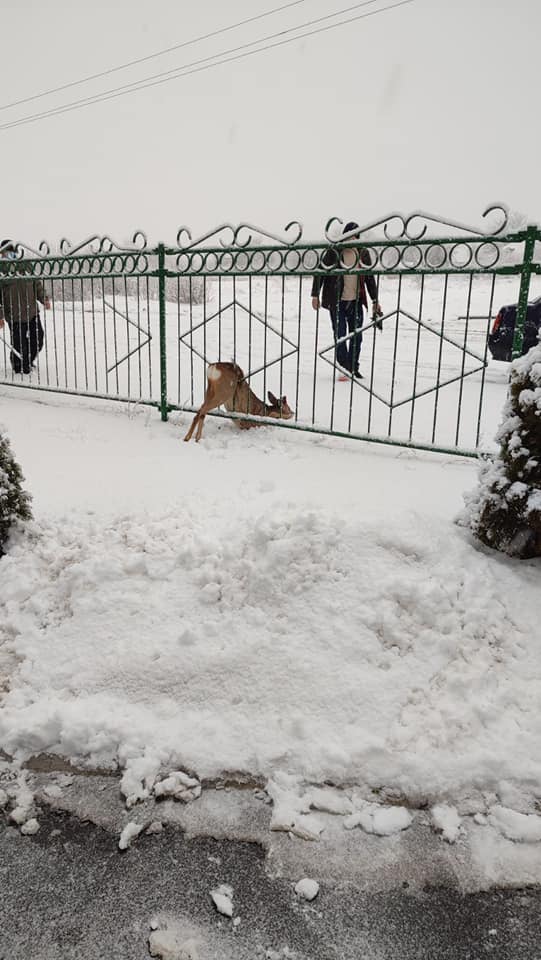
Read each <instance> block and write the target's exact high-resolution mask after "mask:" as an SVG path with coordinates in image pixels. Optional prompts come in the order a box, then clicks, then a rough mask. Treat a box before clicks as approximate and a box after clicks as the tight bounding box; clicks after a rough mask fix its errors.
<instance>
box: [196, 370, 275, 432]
mask: <svg viewBox="0 0 541 960" xmlns="http://www.w3.org/2000/svg"><path fill="white" fill-rule="evenodd" d="M267 395H268V398H269V403H265V402H264V401H263V400H260V399H259V397H256V395H255V393H254V392H253V390H250V387H249V386H248V384H247V382H246V378H245V376H244V373H243V371H242V370H241V368H240V367H239V365H238V364H236V363H211V364H210V366H209V368H208V370H207V389H206V392H205V399H204V401H203V403H202V404H201V406H200V408H199V410H198V411H197V413H196V415H195V417H194V418H193V421H192V424H191V427H190V429H189V430H188V433H187V434H186V436H185V437H184V439H185V440H191V438H192V435H193V432H194V430H195V428H196V427H197V433H196V435H195V439H196V442H197V441H198V440H200V439H201V434H202V432H203V423H204V420H205V417H206V415H207V413H210V411H211V410H215V409H216V407H221V406H224V407H225V409H226V410H228V411H229V412H230V413H249V414H251V415H252V416H255V417H274V418H276V419H278V420H279V419H282V420H289V419H290V418H291V417H292V416H293V412H292V410H291V409H290V407H289V405H288V402H287V399H286V397H282V398H281V399H280V400H278V399H277V398H276V397H275V396H274V394H273V393H271V392H270V390H269V391H268V394H267ZM235 423H236V424H237V425H238V426H239V428H240V429H241V430H249V429H250V427H258V426H261V424H258V423H252V422H251V421H250V420H235Z"/></svg>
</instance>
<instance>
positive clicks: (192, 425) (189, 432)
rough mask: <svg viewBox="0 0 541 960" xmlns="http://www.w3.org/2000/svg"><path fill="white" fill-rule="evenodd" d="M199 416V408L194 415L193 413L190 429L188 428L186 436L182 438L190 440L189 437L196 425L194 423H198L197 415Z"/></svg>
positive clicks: (190, 437)
mask: <svg viewBox="0 0 541 960" xmlns="http://www.w3.org/2000/svg"><path fill="white" fill-rule="evenodd" d="M200 416H201V410H198V411H197V413H196V415H195V417H194V418H193V420H192V423H191V426H190V429H189V430H188V433H187V434H186V436H185V437H184V440H191V439H192V435H193V432H194V430H195V427H196V425H197V423H198V421H199V417H200Z"/></svg>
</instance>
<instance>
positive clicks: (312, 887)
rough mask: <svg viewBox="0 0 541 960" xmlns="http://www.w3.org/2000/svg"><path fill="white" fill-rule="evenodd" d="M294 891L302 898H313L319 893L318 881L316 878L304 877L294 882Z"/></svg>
mask: <svg viewBox="0 0 541 960" xmlns="http://www.w3.org/2000/svg"><path fill="white" fill-rule="evenodd" d="M295 893H296V894H297V896H298V897H302V899H303V900H315V898H316V897H317V895H318V893H319V883H318V882H317V880H311V879H310V877H304V879H303V880H299V882H298V883H297V884H295Z"/></svg>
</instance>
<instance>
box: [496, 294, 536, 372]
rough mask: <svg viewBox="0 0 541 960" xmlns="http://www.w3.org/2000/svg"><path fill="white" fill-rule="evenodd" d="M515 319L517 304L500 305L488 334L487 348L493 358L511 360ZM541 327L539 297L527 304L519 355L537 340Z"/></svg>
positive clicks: (525, 351)
mask: <svg viewBox="0 0 541 960" xmlns="http://www.w3.org/2000/svg"><path fill="white" fill-rule="evenodd" d="M516 319H517V304H516V303H513V304H511V306H509V307H502V308H501V310H500V311H499V312H498V314H497V316H496V319H495V320H494V323H493V325H492V330H491V331H490V333H489V335H488V349H489V350H490V352H491V354H492V356H493V357H494V359H495V360H507V361H509V360H511V359H512V356H511V354H512V350H513V334H514V332H515V322H516ZM540 329H541V297H538V298H537V300H532V302H531V303H529V304H528V312H527V314H526V320H525V322H524V339H523V341H522V350H521V355H524V354H525V353H528V350H529V349H530V348H531V347H533V346H534V345H535V344H536V343H537V342H538V337H539V331H540Z"/></svg>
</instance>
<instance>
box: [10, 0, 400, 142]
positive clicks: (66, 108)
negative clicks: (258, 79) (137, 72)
mask: <svg viewBox="0 0 541 960" xmlns="http://www.w3.org/2000/svg"><path fill="white" fill-rule="evenodd" d="M373 2H377V0H364V3H359V4H355V7H359V6H366V5H367V3H373ZM414 2H415V0H400V2H399V3H394V4H391V5H390V6H387V7H381V8H379V9H378V10H371V11H370V12H369V13H362V14H358V15H357V16H355V17H349V18H348V19H346V20H340V21H338V23H331V24H328V25H327V26H326V27H319V28H318V29H317V30H310V31H307V32H306V33H301V34H297V35H296V36H295V37H289V38H288V39H286V40H279V41H277V42H276V43H271V44H266V45H265V46H263V47H258V48H257V49H256V50H248V51H245V52H244V53H239V54H236V55H235V56H231V57H228V56H225V54H228V53H231V52H232V51H229V50H225V51H223V52H222V53H221V54H215V57H214V58H206V59H214V60H215V62H213V63H206V64H205V65H203V66H196V67H193V69H187V68H188V67H191V66H192V65H191V64H186V65H185V66H184V67H180V68H177V70H179V71H180V72H177V73H175V74H174V76H166V77H163V78H162V79H154V80H152V82H148V81H145V82H141V81H139V84H138V85H137V82H134V83H133V84H129V85H127V86H128V87H129V89H125V88H124V87H122V88H119V92H113V91H106V92H105V93H104V94H98V95H96V96H95V97H88V98H86V99H84V100H79V101H75V102H74V103H71V104H64V105H63V106H60V107H56V108H53V109H51V110H47V111H44V112H43V113H38V114H33V115H31V116H29V117H22V118H21V119H19V120H14V121H12V122H10V123H4V124H0V130H9V129H11V128H13V127H19V126H23V125H24V124H27V123H33V122H35V121H37V120H43V119H47V118H48V117H53V116H57V115H59V114H62V113H71V112H72V111H73V110H81V109H83V108H84V107H87V106H92V104H95V103H102V102H106V101H107V100H115V99H116V98H118V97H123V96H127V95H128V94H129V93H137V92H138V91H139V90H145V89H147V88H149V87H155V86H159V85H161V84H162V83H168V82H169V81H171V80H177V79H181V78H182V77H187V76H190V75H191V74H194V73H201V72H203V71H204V70H210V69H212V68H213V67H218V66H220V65H222V64H224V63H233V62H235V61H238V60H243V59H244V58H246V57H251V56H254V54H257V53H262V52H264V51H266V50H272V49H274V48H276V47H282V46H284V45H285V44H287V43H294V42H295V41H296V40H302V39H304V38H305V37H312V36H315V35H316V34H320V33H325V32H326V31H328V30H333V29H334V28H336V27H341V26H345V25H347V24H349V23H354V22H356V21H358V20H364V19H365V18H367V17H373V16H377V15H378V14H380V13H385V12H386V11H388V10H395V9H396V8H397V7H403V6H406V5H407V4H410V3H414ZM347 9H353V8H351V7H350V8H347ZM339 12H343V11H339ZM337 15H338V11H337V13H336V14H333V15H332V16H337ZM322 19H328V17H325V18H322ZM312 22H313V21H312ZM305 25H306V24H300V25H299V26H298V27H295V28H292V29H295V30H299V29H301V28H302V27H303V26H305ZM286 32H290V31H281V33H280V34H277V35H275V36H280V35H282V34H283V33H286ZM266 39H269V38H267V37H262V38H261V39H260V40H258V41H257V40H254V41H252V43H251V44H244V45H243V46H253V45H254V44H256V43H262V42H263V41H264V40H266ZM233 49H239V48H233ZM218 57H222V59H216V58H218ZM195 62H196V63H200V62H201V61H195ZM158 76H160V75H158Z"/></svg>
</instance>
